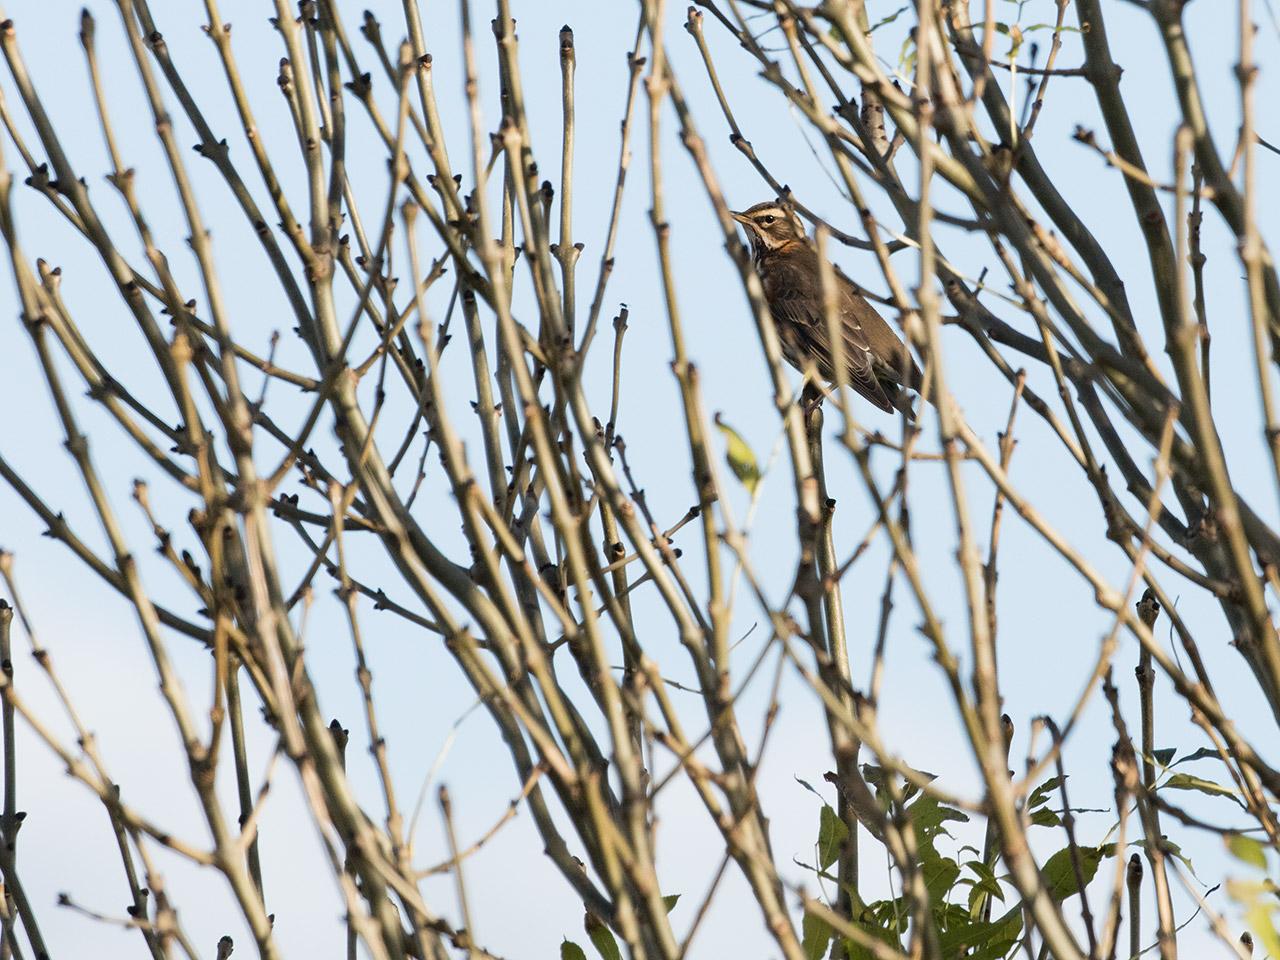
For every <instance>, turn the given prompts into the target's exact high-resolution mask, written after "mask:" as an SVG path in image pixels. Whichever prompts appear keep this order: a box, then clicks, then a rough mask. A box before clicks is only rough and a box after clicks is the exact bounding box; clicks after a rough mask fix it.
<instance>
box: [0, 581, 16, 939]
mask: <svg viewBox="0 0 1280 960" xmlns="http://www.w3.org/2000/svg"><path fill="white" fill-rule="evenodd" d="M12 627H13V607H11V606H9V604H8V603H7V602H6V601H4V600H0V671H3V672H4V676H5V681H6V682H7V683H13V649H12V642H11V632H12ZM0 719H2V720H3V724H4V819H3V820H0V828H2V829H3V835H4V843H5V845H6V846H7V847H8V848H9V850H10V851H11V855H13V854H12V851H13V845H14V843H15V842H16V840H17V832H18V831H17V824H16V823H15V821H14V817H15V814H16V812H17V800H18V759H17V754H16V753H15V752H14V736H13V704H12V703H11V702H10V701H9V700H8V699H7V698H6V699H5V700H4V703H3V705H0ZM15 916H16V913H15V908H14V902H13V891H12V890H11V889H10V887H9V885H8V884H7V883H6V884H5V888H4V917H3V927H2V929H0V936H2V937H3V939H0V958H4V960H8V958H9V957H10V956H12V955H13V954H15V953H17V952H18V945H17V942H16V939H15V937H14V934H13V921H14V918H15Z"/></svg>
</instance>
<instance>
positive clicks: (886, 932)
mask: <svg viewBox="0 0 1280 960" xmlns="http://www.w3.org/2000/svg"><path fill="white" fill-rule="evenodd" d="M863 770H864V774H865V775H866V778H867V782H868V783H869V784H870V785H871V786H872V788H873V789H874V790H875V793H876V797H877V799H878V800H879V801H880V804H881V807H882V809H884V810H885V813H886V815H888V816H889V817H890V818H892V819H894V820H895V821H896V822H898V823H900V824H909V825H910V827H911V832H912V834H913V837H914V841H915V846H916V862H917V863H918V864H919V869H920V872H921V878H922V880H923V882H924V886H925V889H926V891H927V892H928V897H929V904H930V910H931V913H932V919H933V923H934V924H935V925H936V927H937V931H938V943H939V945H940V947H941V951H942V956H943V957H944V958H945V960H961V958H964V960H999V958H1001V957H1004V956H1007V955H1008V954H1009V953H1010V952H1011V951H1012V950H1013V949H1014V947H1015V946H1016V945H1017V943H1018V941H1019V938H1020V937H1021V935H1022V916H1023V911H1022V904H1021V902H1017V903H1013V904H1012V905H1010V904H1008V903H1007V902H1006V899H1005V889H1004V887H1003V883H1002V881H1003V880H1004V879H1005V878H1004V877H1002V876H997V874H996V872H995V856H994V854H993V853H991V852H988V854H987V855H986V856H985V857H984V854H983V852H982V851H980V850H979V849H977V848H976V847H973V846H968V845H961V846H959V847H958V848H957V849H956V851H955V854H954V856H951V855H947V853H945V852H944V851H943V850H941V849H939V847H940V844H941V843H942V841H943V839H944V838H946V839H954V838H953V837H952V835H951V833H950V831H949V830H948V829H947V825H948V824H950V823H967V822H969V817H968V816H967V815H966V814H965V813H963V812H962V811H960V810H957V809H955V808H954V807H949V806H947V805H946V804H944V803H941V802H940V801H939V800H938V799H937V798H936V797H934V796H931V795H929V794H927V793H922V792H920V791H919V790H918V789H917V788H916V787H915V786H914V785H913V784H910V783H903V784H901V785H900V786H899V789H898V790H897V791H896V793H897V796H898V797H899V799H898V800H897V801H894V800H892V799H891V798H890V791H889V790H887V789H886V779H885V774H884V771H882V770H881V769H880V768H878V767H875V766H872V765H870V764H868V765H865V766H864V768H863ZM801 783H802V785H804V786H805V787H806V788H808V789H809V790H811V791H812V792H814V793H816V792H817V791H814V790H813V788H812V787H810V786H809V785H808V784H807V783H804V782H803V781H801ZM1060 785H1061V779H1060V778H1058V777H1054V778H1052V779H1049V780H1046V781H1045V782H1044V783H1042V784H1040V785H1039V786H1038V787H1036V788H1035V790H1033V791H1032V792H1031V794H1030V796H1028V798H1027V802H1026V806H1025V813H1026V815H1027V817H1028V819H1029V820H1030V822H1031V824H1032V825H1033V826H1042V827H1057V826H1060V825H1061V823H1062V817H1061V812H1060V811H1057V810H1054V809H1053V808H1052V807H1051V805H1050V801H1051V799H1052V797H1053V796H1054V791H1055V790H1057V789H1058V787H1059V786H1060ZM848 836H849V831H848V827H847V826H846V825H845V824H844V822H843V821H842V820H841V819H840V817H839V816H838V814H837V813H836V811H835V809H834V808H833V807H832V806H831V805H830V804H827V803H823V805H822V807H821V809H820V812H819V818H818V840H817V845H816V852H817V863H816V865H815V866H814V869H815V872H816V873H817V874H818V876H819V877H821V878H822V879H823V880H826V881H830V882H834V883H838V882H839V881H838V880H837V878H836V877H835V876H834V875H832V874H831V873H830V872H829V871H830V868H831V867H832V865H833V864H835V862H836V860H837V859H838V858H839V856H840V851H841V849H842V847H843V845H844V843H845V841H846V840H847V839H848ZM1076 850H1077V855H1078V858H1079V870H1078V871H1077V867H1076V864H1073V862H1072V856H1071V850H1070V848H1066V847H1064V848H1063V849H1061V850H1059V851H1057V852H1056V853H1054V854H1053V855H1052V856H1051V857H1049V859H1048V860H1046V861H1045V863H1044V865H1043V867H1042V874H1043V876H1044V879H1045V884H1046V887H1047V889H1048V890H1049V892H1050V894H1051V895H1052V896H1053V897H1054V898H1055V899H1056V900H1059V901H1062V900H1066V899H1067V898H1068V897H1071V896H1073V895H1075V894H1076V893H1078V892H1079V891H1080V881H1081V880H1083V882H1084V883H1085V884H1086V885H1087V884H1088V883H1089V882H1090V881H1091V880H1092V879H1093V877H1094V876H1095V875H1096V874H1097V871H1098V866H1099V864H1100V863H1101V862H1102V860H1103V859H1104V858H1106V857H1108V856H1113V855H1114V854H1115V845H1114V844H1103V845H1100V846H1084V847H1077V848H1076ZM847 892H848V894H849V896H850V899H851V901H852V903H853V911H852V916H851V917H850V922H851V924H852V926H853V927H854V928H855V929H856V930H858V931H860V932H861V933H862V934H863V935H864V936H865V938H866V939H867V940H877V941H880V942H882V943H884V944H887V945H888V946H890V947H892V948H893V949H895V950H902V949H903V942H902V938H903V935H904V934H905V933H906V932H907V928H908V924H909V921H910V918H911V900H910V897H908V896H906V895H903V896H898V897H893V898H890V899H884V900H876V901H871V902H866V901H863V900H862V899H861V898H860V897H859V896H858V891H856V890H853V889H847ZM996 902H998V903H1000V904H1001V909H1000V911H999V912H997V911H994V910H992V909H991V906H993V905H994V904H995V903H996ZM993 915H994V916H993ZM803 934H804V947H805V952H806V954H807V955H808V956H809V958H810V960H820V958H821V957H823V956H825V955H826V953H827V951H828V950H829V949H830V947H831V942H832V940H833V939H834V938H835V937H836V936H837V933H836V931H835V930H833V929H832V928H831V926H830V925H829V924H828V923H827V922H826V921H825V920H823V919H822V918H821V917H818V916H816V915H814V914H808V915H806V917H805V919H804V928H803ZM842 946H843V949H844V952H845V954H846V955H847V956H848V958H849V960H872V958H873V957H874V956H875V954H874V952H873V951H872V950H871V949H870V947H869V946H867V945H866V943H865V942H859V941H858V940H855V939H852V938H849V937H845V938H843V943H842Z"/></svg>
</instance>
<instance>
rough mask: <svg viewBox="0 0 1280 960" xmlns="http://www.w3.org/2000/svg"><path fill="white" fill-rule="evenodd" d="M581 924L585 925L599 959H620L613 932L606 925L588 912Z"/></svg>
mask: <svg viewBox="0 0 1280 960" xmlns="http://www.w3.org/2000/svg"><path fill="white" fill-rule="evenodd" d="M583 926H584V927H586V929H587V936H588V937H590V938H591V945H592V946H593V947H595V948H596V953H598V954H600V957H601V960H622V951H621V950H619V949H618V941H617V940H615V939H614V938H613V932H612V931H611V930H610V929H609V928H608V927H606V926H605V925H604V924H603V923H601V922H600V921H599V920H598V919H597V918H596V917H595V916H593V915H592V914H590V913H588V914H587V916H586V919H585V920H584V921H583Z"/></svg>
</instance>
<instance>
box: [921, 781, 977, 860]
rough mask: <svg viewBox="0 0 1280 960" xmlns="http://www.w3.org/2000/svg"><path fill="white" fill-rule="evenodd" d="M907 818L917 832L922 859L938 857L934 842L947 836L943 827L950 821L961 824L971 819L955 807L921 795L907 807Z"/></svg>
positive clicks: (926, 795)
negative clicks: (942, 836) (941, 835)
mask: <svg viewBox="0 0 1280 960" xmlns="http://www.w3.org/2000/svg"><path fill="white" fill-rule="evenodd" d="M907 816H908V817H909V818H910V820H911V826H912V827H913V828H914V829H915V832H916V845H917V847H918V848H919V851H920V856H921V858H922V859H923V858H926V857H929V856H937V853H936V851H935V850H934V847H933V844H934V840H935V839H937V837H938V835H939V834H946V835H947V836H950V834H948V833H947V831H946V828H945V827H944V826H943V824H944V823H946V822H947V821H948V820H956V821H959V822H960V823H968V822H969V817H968V815H967V814H965V813H961V812H960V811H959V810H956V809H955V808H954V807H948V806H944V805H943V804H941V803H939V802H938V800H937V799H936V798H934V797H931V796H929V795H928V794H921V796H920V797H919V798H918V799H916V800H915V801H914V802H913V803H911V805H910V806H908V807H907Z"/></svg>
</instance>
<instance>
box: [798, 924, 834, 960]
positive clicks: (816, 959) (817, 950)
mask: <svg viewBox="0 0 1280 960" xmlns="http://www.w3.org/2000/svg"><path fill="white" fill-rule="evenodd" d="M800 928H801V932H802V933H803V935H804V936H803V940H802V945H803V946H804V955H805V956H806V957H808V958H809V960H822V956H823V954H825V953H826V952H827V944H829V943H830V942H831V924H829V923H827V921H825V920H823V919H822V918H821V917H819V916H815V915H814V914H812V913H806V914H805V915H804V920H802V921H801V924H800Z"/></svg>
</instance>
